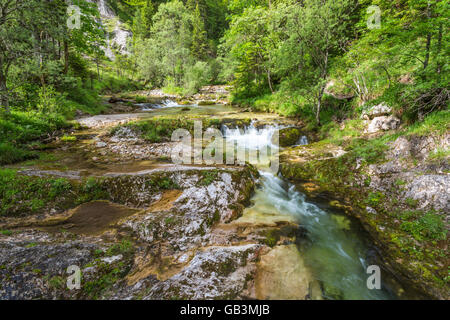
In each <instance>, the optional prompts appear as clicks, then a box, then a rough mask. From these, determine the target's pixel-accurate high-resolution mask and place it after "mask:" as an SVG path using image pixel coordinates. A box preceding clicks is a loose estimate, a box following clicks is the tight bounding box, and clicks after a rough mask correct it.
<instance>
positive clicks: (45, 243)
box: [0, 103, 321, 299]
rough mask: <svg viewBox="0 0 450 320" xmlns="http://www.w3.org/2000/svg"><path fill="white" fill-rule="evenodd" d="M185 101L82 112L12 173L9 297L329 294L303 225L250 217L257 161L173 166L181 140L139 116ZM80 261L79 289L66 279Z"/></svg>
mask: <svg viewBox="0 0 450 320" xmlns="http://www.w3.org/2000/svg"><path fill="white" fill-rule="evenodd" d="M114 106H115V107H116V106H117V104H116V103H114ZM113 109H114V108H113ZM179 110H180V108H175V109H174V110H173V111H172V110H171V109H169V108H168V109H166V110H163V111H155V112H154V113H120V112H119V113H116V114H113V115H99V116H94V117H89V118H82V119H80V120H79V123H80V124H81V126H82V127H84V128H82V129H81V130H78V131H73V132H72V133H71V135H69V136H68V138H67V139H59V140H56V141H54V142H52V143H51V144H50V145H49V148H48V150H47V151H46V153H45V155H44V156H41V159H40V160H37V161H30V162H29V163H22V164H19V165H16V166H11V167H10V168H9V169H7V170H6V171H4V172H2V176H1V178H2V183H3V184H5V187H6V189H5V197H4V198H3V201H2V205H1V210H2V215H1V216H0V230H1V233H0V279H1V281H0V298H1V299H256V298H262V299H264V298H272V299H277V298H288V299H306V298H311V297H312V296H311V292H314V298H320V296H321V295H320V293H319V291H320V290H319V291H318V290H317V288H318V284H317V283H316V282H314V280H313V279H312V277H311V275H310V274H309V273H307V272H305V269H304V267H302V265H303V262H302V260H301V257H300V255H299V253H298V251H297V250H296V249H295V243H296V241H297V238H298V237H301V236H302V234H301V233H299V225H298V224H297V223H295V222H293V221H291V220H289V219H287V218H283V217H279V218H278V220H277V221H276V223H274V221H249V220H247V219H246V218H245V216H243V213H244V208H245V207H247V206H248V205H250V198H251V196H252V194H253V192H254V190H255V188H256V186H257V184H258V182H259V174H258V172H257V171H256V170H255V169H254V168H253V167H252V166H249V165H247V166H243V167H242V166H206V165H197V166H178V165H173V164H171V163H170V162H169V161H168V160H167V159H168V157H169V156H170V152H171V149H172V148H173V144H172V143H170V142H166V141H165V140H164V141H159V142H155V141H149V140H148V139H145V138H144V137H143V133H144V132H141V131H139V130H138V131H136V130H133V129H132V128H134V127H133V126H131V127H129V126H128V125H127V124H128V123H130V122H133V121H134V122H135V123H137V122H139V121H151V119H153V118H154V117H155V116H161V115H164V116H165V117H167V116H168V117H169V118H170V117H172V118H175V117H178V115H177V113H179ZM127 111H130V110H127ZM186 117H188V118H189V117H192V119H195V118H199V117H200V119H202V118H203V119H208V118H211V117H216V118H217V119H218V121H216V122H217V124H221V123H228V125H230V126H232V125H236V126H240V123H241V122H242V124H244V123H245V124H247V125H248V124H249V123H250V121H251V119H252V117H253V118H256V117H257V116H256V115H255V114H251V113H245V114H244V116H242V114H241V113H239V110H237V109H227V108H225V107H218V106H215V107H214V106H211V107H204V108H202V107H196V108H193V110H191V112H189V113H188V114H187V115H186ZM265 117H267V118H270V117H274V116H273V115H263V116H262V118H265ZM146 119H148V120H146ZM112 128H114V130H113V131H111V130H112ZM205 129H206V128H205ZM274 257H278V258H276V259H277V260H279V261H285V262H286V264H284V266H279V267H277V268H275V267H274V266H273V265H272V263H271V261H272V259H273V258H274ZM280 259H284V260H280ZM69 266H76V267H78V268H80V270H81V274H82V281H81V288H80V289H79V290H69V289H68V288H67V286H66V280H67V278H68V276H69V274H67V272H66V271H67V268H68V267H69ZM289 270H291V271H289ZM293 270H294V271H295V272H294V273H293V272H292V271H293ZM295 275H297V276H298V275H300V276H301V279H302V281H295V279H293V278H292V277H294V276H295ZM295 277H296V276H295ZM285 286H288V287H289V286H292V288H291V289H290V290H289V291H284V290H283V288H284V287H285ZM274 288H278V289H277V290H274ZM311 288H316V289H314V290H312V289H311Z"/></svg>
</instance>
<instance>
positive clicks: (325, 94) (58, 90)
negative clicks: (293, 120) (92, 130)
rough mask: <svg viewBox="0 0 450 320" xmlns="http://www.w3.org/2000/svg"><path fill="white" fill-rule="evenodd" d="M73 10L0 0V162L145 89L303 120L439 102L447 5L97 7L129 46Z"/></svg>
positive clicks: (421, 1) (259, 2)
mask: <svg viewBox="0 0 450 320" xmlns="http://www.w3.org/2000/svg"><path fill="white" fill-rule="evenodd" d="M74 5H76V6H77V8H79V10H80V14H79V17H77V16H76V15H77V11H76V10H75V11H71V10H68V4H66V2H65V1H62V0H55V1H21V0H2V1H1V5H0V34H1V37H0V41H1V42H0V46H1V50H0V95H1V105H2V110H3V111H2V112H3V113H2V122H1V133H2V136H1V138H0V143H1V150H2V162H4V163H5V162H10V161H14V159H9V160H8V159H3V157H4V154H5V151H6V150H9V152H10V154H11V156H12V157H14V156H13V154H16V156H17V157H18V159H20V158H21V157H23V156H25V154H24V153H22V152H20V151H19V150H17V153H16V152H12V150H14V148H18V147H19V148H20V145H22V144H24V143H26V142H27V141H28V140H30V139H32V138H35V137H36V136H38V135H41V134H42V133H43V132H47V131H51V130H55V129H58V128H60V127H62V126H64V123H65V120H66V119H70V118H72V117H73V116H74V115H75V114H76V111H77V110H80V111H82V112H87V113H97V112H100V111H101V109H102V105H101V104H100V102H99V98H98V96H99V94H101V93H105V92H118V91H124V90H131V89H138V88H144V87H145V88H155V87H159V88H161V87H164V88H165V89H164V90H165V92H172V93H173V92H175V93H178V94H181V95H190V94H193V93H195V92H196V91H198V90H199V88H200V87H201V86H203V85H206V84H215V83H222V84H225V83H226V84H231V85H233V88H234V89H233V103H239V104H241V105H249V106H252V107H254V108H256V109H259V110H266V111H274V112H277V113H280V114H282V115H289V116H301V117H302V118H303V119H308V121H309V122H310V123H312V124H313V125H315V124H327V123H328V122H329V121H330V120H331V119H332V118H333V119H334V120H336V119H342V118H346V117H351V116H352V115H354V114H355V113H357V112H358V111H360V110H361V106H367V105H369V104H375V103H376V102H378V101H385V102H387V103H388V104H390V105H392V106H393V107H394V108H395V110H396V112H397V113H398V114H400V115H401V116H402V118H403V119H405V120H407V121H408V122H410V123H411V122H414V121H416V120H421V119H423V118H424V117H425V116H426V115H427V114H429V113H430V112H433V111H438V110H440V109H445V108H447V107H448V101H449V89H448V88H449V82H448V81H449V80H448V68H449V66H448V52H449V50H450V49H449V41H448V37H449V34H448V32H447V31H448V30H447V27H446V26H447V25H448V16H449V12H450V11H449V8H448V5H449V3H448V1H426V0H396V1H383V0H377V1H365V0H364V1H362V0H361V1H356V0H340V1H334V0H332V1H331V0H330V1H327V0H320V1H313V0H311V1H310V0H305V1H291V0H279V1H277V0H269V1H266V0H249V1H234V0H187V1H185V2H182V1H180V0H177V1H150V0H120V1H106V2H105V3H103V4H102V5H103V6H105V5H107V6H108V7H109V8H112V9H113V10H114V11H115V12H117V15H118V17H117V18H116V19H120V21H121V28H123V29H125V30H127V31H128V32H130V34H132V36H130V37H129V38H128V39H127V41H128V43H127V46H126V49H124V48H118V47H117V46H114V44H113V43H112V44H111V41H109V34H111V32H112V31H113V30H114V21H111V20H109V21H106V22H102V20H101V19H100V13H99V11H98V6H97V3H96V2H95V1H84V0H80V1H75V2H74ZM373 5H376V6H377V7H376V8H378V9H379V20H380V21H379V24H378V25H375V27H371V28H369V27H368V26H370V23H372V24H374V22H375V20H376V19H377V16H376V15H377V14H378V11H377V10H376V9H373V7H370V6H373ZM371 8H372V9H371ZM69 15H71V19H72V20H73V21H70V18H69ZM77 19H78V20H80V21H79V22H80V23H79V24H80V27H79V28H77V27H71V28H69V27H70V26H69V24H70V23H72V24H74V25H75V24H76V23H77V21H76V20H77ZM68 26H69V27H68ZM106 49H109V50H110V51H113V52H114V53H113V56H112V57H111V56H110V57H107V55H105V52H106V51H107V50H106ZM5 112H6V114H7V117H6V118H5ZM30 121H31V123H28V122H30ZM29 125H31V127H32V128H33V129H30V130H29V129H26V128H28V126H29ZM6 134H7V135H8V137H7V136H6ZM11 152H12V153H11Z"/></svg>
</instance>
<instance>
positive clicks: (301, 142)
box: [297, 136, 309, 146]
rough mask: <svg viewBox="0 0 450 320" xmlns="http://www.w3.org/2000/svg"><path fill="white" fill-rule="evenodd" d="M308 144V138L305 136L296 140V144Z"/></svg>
mask: <svg viewBox="0 0 450 320" xmlns="http://www.w3.org/2000/svg"><path fill="white" fill-rule="evenodd" d="M308 144H309V141H308V138H307V137H306V136H302V137H301V138H300V139H299V140H298V142H297V145H298V146H306V145H308Z"/></svg>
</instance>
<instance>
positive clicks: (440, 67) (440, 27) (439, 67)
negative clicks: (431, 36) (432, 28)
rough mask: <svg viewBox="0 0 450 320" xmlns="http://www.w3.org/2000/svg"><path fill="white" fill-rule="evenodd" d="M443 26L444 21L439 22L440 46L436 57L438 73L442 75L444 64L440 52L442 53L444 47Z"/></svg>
mask: <svg viewBox="0 0 450 320" xmlns="http://www.w3.org/2000/svg"><path fill="white" fill-rule="evenodd" d="M443 31H444V30H443V26H442V23H441V24H439V35H438V46H437V54H436V58H437V65H436V73H437V74H438V75H439V77H440V75H441V69H442V64H441V59H440V57H439V54H440V53H441V49H442V33H443Z"/></svg>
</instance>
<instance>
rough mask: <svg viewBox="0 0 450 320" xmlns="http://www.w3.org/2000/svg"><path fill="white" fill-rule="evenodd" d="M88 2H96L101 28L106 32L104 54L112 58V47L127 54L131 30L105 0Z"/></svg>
mask: <svg viewBox="0 0 450 320" xmlns="http://www.w3.org/2000/svg"><path fill="white" fill-rule="evenodd" d="M90 2H92V3H96V4H97V7H98V11H99V13H100V17H101V20H102V21H101V22H102V25H103V28H104V30H105V31H106V33H107V37H106V39H107V46H106V48H104V50H105V54H106V56H107V57H108V58H110V59H112V60H114V58H115V55H114V52H113V49H115V50H118V52H120V53H121V54H127V53H128V49H127V48H128V41H129V40H130V39H131V37H132V35H133V34H132V33H131V31H130V30H127V29H126V28H125V27H124V25H123V23H122V22H121V21H120V20H119V18H118V17H117V15H116V13H115V12H114V10H113V9H112V8H111V7H110V6H109V5H108V2H107V1H106V0H91V1H90Z"/></svg>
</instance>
